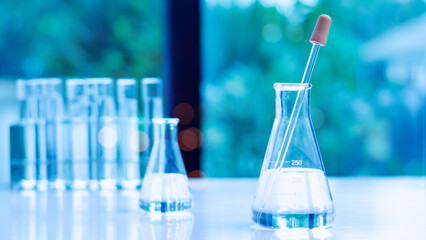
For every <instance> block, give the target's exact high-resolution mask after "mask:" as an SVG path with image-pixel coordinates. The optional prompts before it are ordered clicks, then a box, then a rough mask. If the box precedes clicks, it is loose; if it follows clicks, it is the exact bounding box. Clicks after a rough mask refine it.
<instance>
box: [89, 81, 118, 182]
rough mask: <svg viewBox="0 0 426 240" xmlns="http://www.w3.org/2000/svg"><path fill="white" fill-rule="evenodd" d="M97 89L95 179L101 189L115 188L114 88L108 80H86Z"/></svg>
mask: <svg viewBox="0 0 426 240" xmlns="http://www.w3.org/2000/svg"><path fill="white" fill-rule="evenodd" d="M88 80H89V81H91V82H93V84H94V85H96V87H97V93H98V94H97V101H98V104H99V105H98V106H99V116H98V124H97V129H96V128H95V131H96V140H95V141H94V142H96V151H97V155H96V158H97V177H98V181H99V187H100V188H102V189H115V188H116V187H117V154H118V126H117V121H116V106H115V100H114V91H113V90H114V88H113V87H114V86H113V81H112V79H110V78H92V79H88Z"/></svg>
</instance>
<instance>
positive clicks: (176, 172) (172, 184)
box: [139, 118, 192, 212]
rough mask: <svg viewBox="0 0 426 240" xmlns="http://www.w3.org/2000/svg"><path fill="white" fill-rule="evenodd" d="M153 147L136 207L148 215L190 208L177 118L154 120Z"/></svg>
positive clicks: (190, 199) (190, 200)
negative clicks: (178, 138) (149, 213)
mask: <svg viewBox="0 0 426 240" xmlns="http://www.w3.org/2000/svg"><path fill="white" fill-rule="evenodd" d="M152 122H153V123H154V146H153V148H152V152H151V156H150V158H149V163H148V168H147V170H146V173H145V177H144V179H143V185H142V189H141V196H140V201H139V207H140V208H141V209H142V210H145V211H148V212H176V211H184V210H188V209H190V208H191V207H192V196H191V193H190V192H189V183H188V177H187V175H186V170H185V166H184V163H183V159H182V154H181V152H180V150H179V145H178V142H177V124H178V122H179V119H177V118H154V119H153V120H152Z"/></svg>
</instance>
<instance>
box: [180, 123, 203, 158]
mask: <svg viewBox="0 0 426 240" xmlns="http://www.w3.org/2000/svg"><path fill="white" fill-rule="evenodd" d="M201 139H202V138H201V132H200V130H199V129H197V128H188V129H185V130H183V131H181V132H180V133H179V135H178V141H179V146H180V148H181V149H182V150H183V151H186V152H188V151H192V150H194V149H196V148H199V147H200V146H201V142H202V141H201Z"/></svg>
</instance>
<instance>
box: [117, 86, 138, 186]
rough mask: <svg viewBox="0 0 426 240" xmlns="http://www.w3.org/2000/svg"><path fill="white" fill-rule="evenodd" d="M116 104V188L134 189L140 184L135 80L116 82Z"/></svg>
mask: <svg viewBox="0 0 426 240" xmlns="http://www.w3.org/2000/svg"><path fill="white" fill-rule="evenodd" d="M117 103H118V123H117V124H118V128H119V130H120V131H119V141H118V163H117V164H118V166H117V169H118V176H117V177H118V179H117V181H118V182H117V186H118V187H119V188H124V189H135V188H137V187H140V184H141V178H142V176H141V170H140V162H139V152H140V150H143V148H142V146H141V145H140V142H141V141H140V139H139V138H140V135H141V134H140V132H139V118H138V83H137V81H136V80H135V79H118V80H117Z"/></svg>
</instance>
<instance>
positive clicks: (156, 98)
mask: <svg viewBox="0 0 426 240" xmlns="http://www.w3.org/2000/svg"><path fill="white" fill-rule="evenodd" d="M141 85H142V88H141V90H142V94H141V96H142V100H141V103H142V126H141V128H142V129H141V130H142V134H141V135H142V136H147V137H146V138H143V137H141V138H140V141H141V146H142V157H141V176H143V175H144V171H145V169H146V166H147V163H148V159H149V157H150V156H151V150H152V147H153V142H154V126H153V123H152V119H153V118H162V117H163V81H162V80H161V78H143V79H142V81H141Z"/></svg>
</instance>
